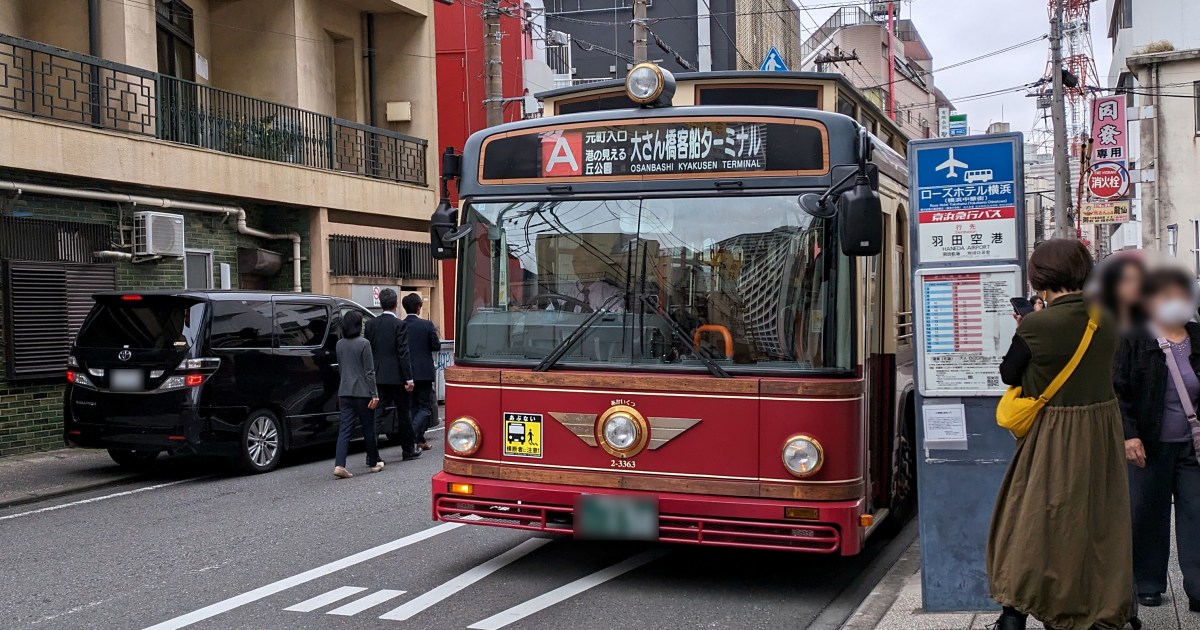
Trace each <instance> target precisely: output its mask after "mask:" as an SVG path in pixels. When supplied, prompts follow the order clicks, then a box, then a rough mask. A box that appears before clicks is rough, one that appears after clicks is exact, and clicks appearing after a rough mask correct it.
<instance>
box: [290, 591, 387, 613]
mask: <svg viewBox="0 0 1200 630" xmlns="http://www.w3.org/2000/svg"><path fill="white" fill-rule="evenodd" d="M365 590H367V589H366V587H363V586H343V587H340V588H335V589H333V590H332V591H329V592H328V593H324V594H322V595H317V596H316V597H313V598H310V599H306V600H304V601H302V602H300V603H299V604H296V605H295V606H288V607H287V608H284V610H290V611H293V612H312V611H314V610H316V609H318V608H321V607H323V606H328V605H330V604H332V603H333V602H336V601H340V600H343V599H346V598H347V597H350V596H351V595H354V594H356V593H361V592H363V591H365Z"/></svg>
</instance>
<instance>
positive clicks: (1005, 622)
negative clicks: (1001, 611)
mask: <svg viewBox="0 0 1200 630" xmlns="http://www.w3.org/2000/svg"><path fill="white" fill-rule="evenodd" d="M1025 619H1026V618H1025V617H1014V616H1012V615H1000V618H999V619H997V620H996V623H994V624H992V625H990V626H988V628H989V630H1025Z"/></svg>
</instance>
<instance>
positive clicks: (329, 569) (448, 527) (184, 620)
mask: <svg viewBox="0 0 1200 630" xmlns="http://www.w3.org/2000/svg"><path fill="white" fill-rule="evenodd" d="M462 526H463V525H462V523H442V524H441V525H436V526H434V527H430V528H429V529H424V530H421V531H419V532H417V533H415V534H409V535H408V536H405V537H404V538H398V539H396V540H393V541H392V542H389V543H384V544H382V545H379V546H377V547H372V548H370V549H367V550H365V551H360V552H358V553H356V554H354V555H352V556H346V557H345V558H342V559H340V560H334V561H333V562H330V563H328V564H323V565H321V566H319V567H317V568H315V569H309V570H307V571H305V572H303V573H297V574H296V575H293V576H291V577H286V578H283V579H282V580H278V581H276V582H271V583H270V584H267V585H266V586H260V587H258V588H256V589H254V590H252V591H247V592H245V593H242V594H241V595H234V596H233V597H230V598H229V599H225V600H222V601H219V602H217V603H215V604H210V605H208V606H205V607H204V608H201V609H199V610H194V611H192V612H190V613H187V614H185V615H180V616H178V617H175V618H174V619H168V620H167V621H164V622H162V623H158V624H155V625H153V626H150V627H148V628H146V629H145V630H179V628H186V627H187V626H190V625H192V624H195V623H199V622H201V621H204V620H205V619H211V618H212V617H216V616H217V615H220V614H224V613H227V612H229V611H231V610H234V609H236V608H240V607H242V606H245V605H246V604H250V603H253V602H256V601H259V600H260V599H266V598H267V597H270V596H272V595H274V594H276V593H280V592H282V591H286V590H288V589H289V588H292V587H295V586H299V585H301V584H305V583H307V582H311V581H313V580H315V579H317V578H322V577H325V576H326V575H329V574H330V573H336V572H338V571H341V570H342V569H345V568H347V567H352V566H354V565H356V564H362V563H363V562H366V561H368V560H373V559H375V558H378V557H379V556H382V555H384V554H388V553H391V552H393V551H396V550H397V549H403V548H404V547H407V546H409V545H413V544H416V543H419V542H421V541H423V540H428V539H430V538H433V537H434V536H437V535H439V534H444V533H446V532H449V531H453V530H455V529H458V528H459V527H462Z"/></svg>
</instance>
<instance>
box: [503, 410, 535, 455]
mask: <svg viewBox="0 0 1200 630" xmlns="http://www.w3.org/2000/svg"><path fill="white" fill-rule="evenodd" d="M504 454H505V455H512V456H514V457H541V456H542V414H540V413H512V412H505V414H504Z"/></svg>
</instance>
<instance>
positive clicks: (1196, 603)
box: [1188, 597, 1200, 612]
mask: <svg viewBox="0 0 1200 630" xmlns="http://www.w3.org/2000/svg"><path fill="white" fill-rule="evenodd" d="M1188 610H1190V611H1192V612H1200V599H1192V598H1190V597H1189V598H1188Z"/></svg>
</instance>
